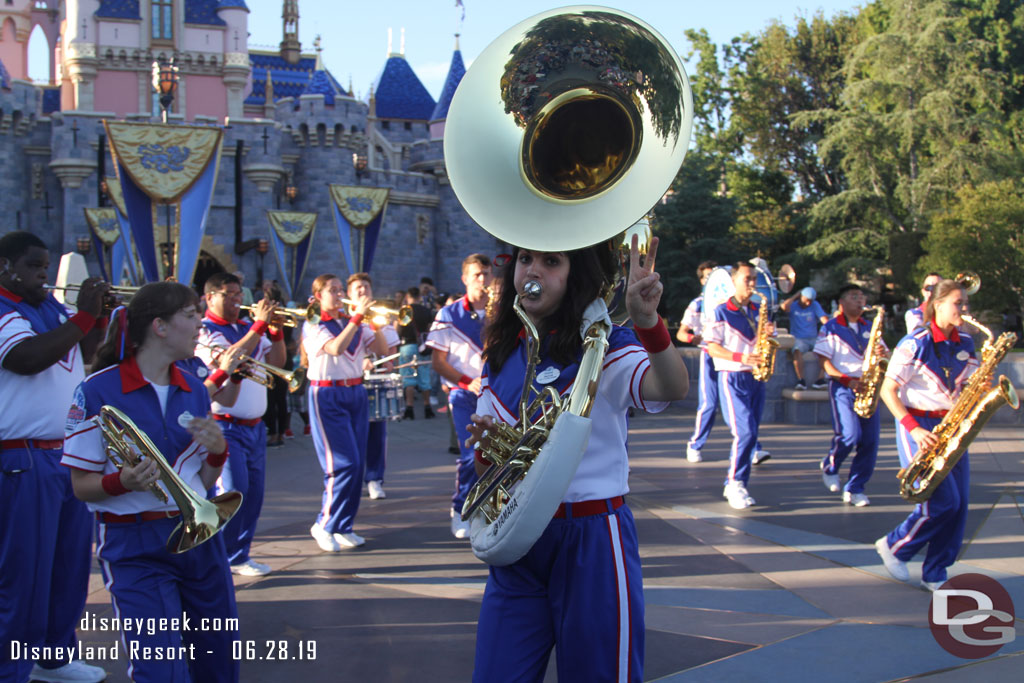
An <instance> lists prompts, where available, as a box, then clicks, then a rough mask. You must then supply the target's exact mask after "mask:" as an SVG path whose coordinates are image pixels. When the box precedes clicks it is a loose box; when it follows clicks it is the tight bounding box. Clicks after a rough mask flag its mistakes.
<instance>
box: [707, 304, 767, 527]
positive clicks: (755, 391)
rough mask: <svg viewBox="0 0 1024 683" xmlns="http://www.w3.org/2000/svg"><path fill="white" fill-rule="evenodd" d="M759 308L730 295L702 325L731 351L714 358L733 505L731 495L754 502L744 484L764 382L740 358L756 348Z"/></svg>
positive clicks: (728, 489) (711, 338)
mask: <svg viewBox="0 0 1024 683" xmlns="http://www.w3.org/2000/svg"><path fill="white" fill-rule="evenodd" d="M759 312H760V310H759V307H758V306H756V305H754V303H752V302H751V301H747V303H746V305H745V306H744V307H743V308H740V307H739V306H738V305H737V303H736V300H735V299H734V298H732V297H730V298H729V300H728V301H726V302H725V303H724V304H720V305H719V306H718V307H716V308H715V317H714V320H712V321H711V322H710V323H709V324H708V326H707V327H706V328H705V336H704V340H705V342H708V343H711V342H714V343H716V344H718V345H719V346H721V347H722V348H724V349H725V350H726V351H730V352H732V354H733V357H732V359H725V358H713V360H714V365H715V370H716V371H717V372H718V390H719V392H721V393H720V396H721V397H722V405H723V410H722V414H723V416H724V417H725V421H726V423H727V424H728V425H729V430H730V431H731V432H732V438H733V440H732V449H731V450H730V452H729V471H728V474H727V476H726V479H725V491H724V493H723V495H724V496H725V497H726V498H728V499H729V503H730V505H732V506H733V507H737V505H734V504H733V502H734V498H735V499H736V502H737V503H740V502H744V503H745V504H742V505H739V508H742V507H749V506H750V505H753V504H754V499H753V498H752V497H751V496H750V495H749V494H748V493H747V492H746V486H747V482H748V481H749V480H750V465H751V457H752V456H753V453H754V450H755V448H756V445H757V432H758V428H759V426H760V424H761V413H762V411H763V410H764V400H765V382H758V381H757V380H756V379H754V376H753V374H752V372H753V370H754V368H753V366H751V365H747V364H744V363H743V362H742V361H741V360H740V358H741V356H742V355H743V354H750V353H754V351H755V345H756V343H757V325H758V315H759Z"/></svg>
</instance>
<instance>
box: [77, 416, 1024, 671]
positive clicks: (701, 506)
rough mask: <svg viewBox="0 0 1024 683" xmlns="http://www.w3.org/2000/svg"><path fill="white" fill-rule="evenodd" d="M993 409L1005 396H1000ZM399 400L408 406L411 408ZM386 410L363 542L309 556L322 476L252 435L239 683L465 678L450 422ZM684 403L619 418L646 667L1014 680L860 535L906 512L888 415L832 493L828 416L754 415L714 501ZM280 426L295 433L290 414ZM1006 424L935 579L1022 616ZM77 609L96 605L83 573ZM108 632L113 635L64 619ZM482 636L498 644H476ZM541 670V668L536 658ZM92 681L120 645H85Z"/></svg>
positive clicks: (91, 635)
mask: <svg viewBox="0 0 1024 683" xmlns="http://www.w3.org/2000/svg"><path fill="white" fill-rule="evenodd" d="M1004 410H1007V408H1004ZM417 415H421V412H420V410H419V409H417ZM438 418H439V419H434V420H424V419H422V417H418V418H417V419H415V420H411V421H407V420H403V421H400V422H393V423H389V425H388V469H387V478H386V480H385V482H384V487H385V490H386V492H387V498H386V499H383V500H369V499H368V498H365V497H364V498H363V501H362V505H361V507H360V510H359V516H358V520H357V524H356V532H357V533H359V534H360V535H362V536H364V537H365V538H366V545H365V546H363V547H362V548H359V549H356V550H349V551H344V552H341V553H325V552H322V551H321V550H320V549H319V548H318V547H317V545H316V544H315V542H314V541H313V539H312V538H310V536H309V527H310V525H311V524H312V522H313V520H314V517H315V515H316V511H317V509H318V507H319V504H320V495H321V491H322V488H321V487H322V476H323V475H322V472H321V471H320V469H319V466H318V464H317V460H316V456H315V454H314V452H313V446H312V441H311V439H310V438H309V437H302V436H299V437H297V438H295V439H292V440H290V441H287V442H286V445H285V446H284V447H281V448H274V449H270V450H269V454H268V466H267V497H266V502H265V504H264V508H263V514H262V517H261V519H260V524H259V528H258V532H257V536H256V543H255V544H254V545H253V548H252V555H253V558H254V559H256V560H258V561H260V562H265V563H267V564H269V565H270V566H271V567H272V569H273V571H272V573H271V574H269V575H267V576H265V577H260V578H242V577H235V585H236V591H237V593H236V594H237V599H238V609H239V615H240V622H241V639H242V643H241V644H240V647H239V652H238V655H239V656H240V658H242V659H243V661H242V680H243V681H260V682H263V681H265V682H267V683H276V682H279V681H280V682H285V683H295V682H296V681H302V682H303V683H317V682H319V681H331V682H334V681H380V682H391V681H394V682H405V681H445V682H446V681H469V680H470V678H471V675H472V670H473V652H474V647H475V629H476V619H477V614H478V612H479V607H480V600H481V597H482V595H483V588H484V583H485V581H486V578H487V568H486V566H485V565H484V564H482V563H481V562H479V561H478V560H477V559H476V558H475V557H474V556H473V554H472V552H471V551H470V549H469V543H468V541H463V540H457V539H455V538H453V537H452V535H451V533H450V530H449V517H448V509H449V507H450V502H449V499H450V495H451V489H452V484H453V477H454V467H453V462H454V457H453V456H451V455H450V454H448V452H447V448H448V445H449V422H448V419H447V416H446V415H445V414H440V415H438ZM692 422H693V413H692V411H690V410H684V409H683V408H682V407H673V408H670V409H669V410H668V411H666V412H665V413H662V414H660V415H637V416H636V417H635V418H634V419H633V420H631V423H630V436H629V446H630V456H631V476H630V487H631V493H630V495H629V498H628V501H629V505H630V506H631V508H632V509H633V512H634V515H635V517H636V521H637V529H638V534H639V538H640V554H641V557H642V561H643V574H644V594H645V600H646V629H647V635H646V655H645V660H646V662H645V671H644V678H645V680H647V681H672V682H680V683H682V682H690V681H716V682H718V681H762V680H763V681H820V680H828V681H830V682H842V681H851V682H852V681H856V682H860V681H898V680H909V679H924V680H928V681H936V682H939V681H942V682H946V681H977V680H982V679H987V680H1021V678H1022V674H1021V672H1022V671H1024V656H1022V655H1024V625H1022V623H1021V622H1022V620H1021V619H1020V618H1017V619H1016V624H1015V625H1016V632H1017V634H1018V636H1020V637H1018V638H1017V639H1016V640H1014V641H1013V642H1011V643H1008V644H1006V645H1004V646H1003V647H1002V648H1001V649H1000V650H999V651H998V652H996V653H995V654H993V655H991V656H988V657H986V658H983V659H979V660H970V659H961V658H958V657H955V656H953V655H951V654H948V653H947V652H946V651H945V650H943V649H942V648H941V647H940V646H939V645H938V644H937V642H936V641H935V639H934V638H933V636H932V633H931V631H930V629H929V624H928V613H929V608H930V598H931V596H930V594H929V593H926V592H925V591H923V590H922V589H920V588H919V587H918V586H917V582H918V581H919V580H920V561H919V560H920V558H918V561H916V562H911V563H910V571H911V583H901V582H898V581H895V580H893V579H892V578H890V577H889V575H888V574H887V573H886V572H885V569H884V568H883V567H882V565H881V563H880V561H879V558H878V556H877V554H876V553H875V550H874V548H873V545H872V544H873V542H874V541H875V539H877V538H879V537H880V536H882V535H883V534H885V533H886V532H887V531H889V530H890V529H891V528H893V527H894V526H896V525H897V524H898V523H899V522H900V521H902V519H903V518H904V517H905V516H906V514H907V513H908V512H909V511H910V505H909V504H908V503H906V502H905V501H903V500H902V499H901V498H900V497H899V495H898V494H897V487H896V479H895V476H896V470H897V469H898V459H897V456H896V446H895V440H894V434H893V431H894V430H893V428H892V426H889V425H887V426H886V427H884V428H883V433H882V448H881V452H880V454H879V462H878V467H877V469H876V471H875V474H874V478H873V479H872V481H871V482H870V483H869V485H868V489H867V493H868V495H869V496H870V498H871V505H870V506H869V507H864V508H854V507H851V506H848V505H844V504H843V503H842V502H841V501H840V499H839V494H834V493H829V492H828V491H827V490H826V489H825V487H824V486H823V485H822V481H821V475H820V471H819V470H818V462H819V461H820V459H821V458H822V456H823V455H824V454H825V452H826V451H827V448H828V443H829V439H830V438H831V429H829V428H824V427H817V426H794V425H782V424H773V425H766V426H765V427H763V428H762V432H761V441H762V443H763V444H764V446H765V447H766V448H768V449H769V450H770V451H771V453H772V457H771V459H770V460H769V461H767V462H766V463H764V464H762V465H759V466H757V467H756V468H755V470H754V474H753V477H752V479H751V482H750V486H749V489H750V492H751V494H752V495H753V496H754V497H755V498H756V499H757V505H756V506H754V507H753V508H750V509H748V510H745V511H736V510H732V509H731V508H730V507H729V506H728V505H727V504H726V503H725V501H724V500H723V499H722V497H721V492H722V480H723V478H724V476H725V469H726V460H727V457H728V451H729V443H730V441H729V435H728V432H727V431H726V429H725V428H724V426H722V424H721V421H719V424H717V425H716V427H715V430H714V432H713V434H712V438H711V440H710V441H709V442H708V444H707V446H706V447H705V449H704V461H703V462H701V463H697V464H691V463H688V462H687V461H686V459H685V457H684V451H685V448H684V445H685V439H686V438H687V437H688V436H689V432H690V429H691V426H692ZM294 426H295V427H297V429H296V431H297V433H301V423H300V422H299V420H298V418H297V417H296V418H295V420H294ZM1021 436H1022V431H1021V428H1020V427H1019V426H989V427H988V428H986V429H985V431H984V432H983V434H982V435H981V436H980V437H979V439H978V440H977V441H976V442H975V444H974V447H973V448H972V449H971V456H970V458H971V491H970V501H971V502H970V513H969V516H968V521H967V530H966V534H965V539H966V540H965V544H964V549H963V552H962V555H961V558H960V560H959V561H958V562H957V563H956V565H954V567H953V568H952V570H951V572H950V573H951V575H956V574H961V573H968V572H979V573H983V574H986V575H988V576H990V577H993V578H995V579H997V580H998V581H999V582H1000V583H1001V584H1002V585H1003V587H1005V588H1006V590H1007V591H1008V592H1009V593H1010V595H1011V597H1012V599H1013V601H1014V603H1015V604H1016V605H1017V609H1018V610H1019V611H1018V614H1020V613H1021V612H1024V563H1022V561H1021V560H1022V556H1024V545H1022V541H1024V514H1022V504H1024V492H1022V491H1024V489H1022V483H1024V442H1022V439H1021ZM86 610H87V611H88V612H89V613H91V614H92V615H94V616H97V617H101V618H102V617H110V616H112V611H111V606H110V599H109V596H108V594H107V592H106V590H105V589H104V587H103V584H102V580H101V579H100V576H99V573H98V570H94V573H93V576H92V580H91V584H90V594H89V600H88V604H87V606H86ZM80 637H81V639H82V641H83V644H84V645H95V646H103V647H109V646H110V645H111V643H112V642H113V641H114V640H115V639H117V637H118V635H117V634H116V633H110V632H102V631H81V632H80ZM495 646H496V647H497V646H500V645H498V644H495ZM553 661H554V657H552V665H551V666H549V668H548V675H547V677H546V680H548V681H554V680H556V675H555V672H554V666H553ZM92 663H94V664H98V665H101V666H104V667H105V668H106V669H107V670H108V671H109V672H110V676H109V678H108V679H107V680H108V681H127V680H128V678H127V676H126V674H125V665H126V663H125V662H124V661H104V660H97V661H93V662H92Z"/></svg>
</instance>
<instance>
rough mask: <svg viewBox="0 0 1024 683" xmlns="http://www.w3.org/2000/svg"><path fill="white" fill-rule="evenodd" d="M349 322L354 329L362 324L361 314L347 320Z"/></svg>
mask: <svg viewBox="0 0 1024 683" xmlns="http://www.w3.org/2000/svg"><path fill="white" fill-rule="evenodd" d="M349 322H350V323H352V324H353V325H355V326H356V327H359V326H360V325H361V324H362V323H363V314H362V313H356V314H355V315H354V316H352V317H351V318H350V319H349Z"/></svg>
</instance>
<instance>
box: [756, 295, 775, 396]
mask: <svg viewBox="0 0 1024 683" xmlns="http://www.w3.org/2000/svg"><path fill="white" fill-rule="evenodd" d="M756 339H757V340H756V341H755V342H754V353H757V354H760V356H761V358H762V359H763V360H762V361H761V363H760V364H759V365H757V366H756V367H755V368H754V370H753V374H754V379H756V380H757V381H758V382H767V381H768V380H770V379H771V378H772V375H773V374H774V373H775V351H776V350H777V349H778V348H779V341H778V340H777V339H773V338H772V337H771V336H770V335H769V334H768V299H767V298H766V297H763V296H762V297H761V309H760V311H758V313H757V335H756Z"/></svg>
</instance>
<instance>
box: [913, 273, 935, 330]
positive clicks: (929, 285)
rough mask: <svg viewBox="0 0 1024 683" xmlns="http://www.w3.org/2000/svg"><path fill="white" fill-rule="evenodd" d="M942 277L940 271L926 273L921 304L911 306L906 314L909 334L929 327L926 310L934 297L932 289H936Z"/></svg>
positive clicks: (922, 286) (922, 284)
mask: <svg viewBox="0 0 1024 683" xmlns="http://www.w3.org/2000/svg"><path fill="white" fill-rule="evenodd" d="M941 279H942V276H941V275H939V274H938V273H928V274H927V275H925V277H924V282H922V283H921V305H920V306H917V307H915V308H911V309H910V310H909V311H907V313H906V315H905V316H904V320H905V321H906V323H907V334H913V333H914V332H916V331H917V330H918V329H919V328H921V327H927V325H925V320H924V310H925V308H927V307H928V302H929V301H930V300H931V298H932V291H933V290H934V289H935V285H937V284H939V280H941Z"/></svg>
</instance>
